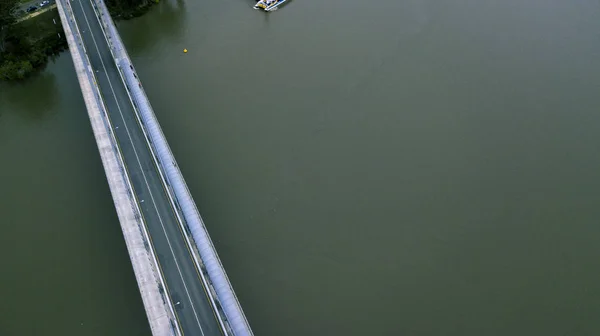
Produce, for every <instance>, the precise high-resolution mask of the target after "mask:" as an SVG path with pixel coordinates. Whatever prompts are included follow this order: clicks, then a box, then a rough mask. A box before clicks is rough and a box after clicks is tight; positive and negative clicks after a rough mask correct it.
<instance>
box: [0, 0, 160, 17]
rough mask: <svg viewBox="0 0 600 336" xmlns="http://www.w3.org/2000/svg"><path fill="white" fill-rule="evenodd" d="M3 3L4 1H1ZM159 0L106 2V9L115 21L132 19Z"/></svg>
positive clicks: (107, 0)
mask: <svg viewBox="0 0 600 336" xmlns="http://www.w3.org/2000/svg"><path fill="white" fill-rule="evenodd" d="M0 1H2V0H0ZM158 2H159V0H105V3H106V7H108V10H109V11H110V15H111V16H112V17H113V18H114V19H125V20H127V19H131V18H134V17H137V16H140V15H142V14H144V13H146V12H147V11H148V9H150V7H151V6H152V5H153V4H155V3H158Z"/></svg>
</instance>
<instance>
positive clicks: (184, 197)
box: [90, 0, 253, 336]
mask: <svg viewBox="0 0 600 336" xmlns="http://www.w3.org/2000/svg"><path fill="white" fill-rule="evenodd" d="M90 1H92V4H93V7H94V10H95V11H96V16H97V18H98V20H99V21H100V23H101V24H100V26H101V27H102V29H103V32H104V34H105V38H106V39H107V42H108V44H109V46H110V47H111V49H112V50H111V53H112V56H113V59H114V60H115V63H116V65H117V67H118V68H119V71H120V74H121V76H122V79H123V82H124V84H125V87H126V89H127V91H128V94H129V97H130V99H131V102H132V105H133V106H134V110H135V112H136V113H137V114H138V115H137V116H136V117H137V119H138V121H139V123H140V126H141V128H142V131H143V133H144V135H145V136H146V140H147V142H148V144H149V148H150V150H151V151H152V153H153V157H154V159H155V163H156V164H157V167H158V171H159V173H160V175H161V179H162V180H163V183H164V185H165V188H166V190H167V194H168V196H169V198H170V201H171V203H172V205H173V208H174V209H175V212H176V214H177V216H178V218H179V220H180V224H181V225H182V226H183V232H185V234H186V235H188V234H191V239H192V240H193V241H194V242H195V244H191V243H190V242H189V240H190V238H189V237H186V239H187V240H188V243H190V245H191V246H190V248H191V249H192V251H194V252H195V253H198V254H199V256H200V258H196V256H194V259H195V261H196V263H197V264H198V266H199V267H200V269H201V270H202V272H201V273H204V271H206V273H207V274H208V277H209V280H210V281H209V283H207V285H208V288H209V289H210V291H211V292H215V293H216V294H217V295H216V296H217V298H216V301H215V298H214V297H213V298H212V299H213V305H214V308H216V310H217V312H218V313H219V315H221V313H224V319H225V320H226V322H227V324H228V326H229V327H230V328H231V329H232V330H233V334H234V335H235V336H251V335H253V333H252V330H251V328H250V325H249V323H248V321H247V319H246V316H245V315H244V313H243V310H242V308H241V305H240V303H239V301H238V299H237V297H236V295H235V292H234V291H233V287H232V286H231V283H230V281H229V279H228V277H227V274H226V272H225V269H224V267H223V265H222V263H221V260H220V259H219V257H218V255H217V253H216V249H215V247H214V245H213V243H212V240H211V239H210V236H209V234H208V231H207V230H206V227H205V225H204V223H203V221H202V217H201V215H200V213H199V211H198V209H197V208H196V205H195V203H194V201H193V198H192V196H191V193H190V192H189V189H188V187H187V184H186V183H185V180H184V178H183V175H182V174H181V171H180V170H179V168H178V166H177V164H176V161H175V158H174V156H173V154H172V152H171V149H170V148H169V145H168V143H167V141H166V138H165V136H164V134H163V133H162V129H161V128H160V125H159V123H158V120H157V119H156V116H155V114H154V111H153V110H152V107H151V105H150V102H149V100H148V97H147V96H146V94H145V92H144V90H143V88H142V86H141V83H140V82H139V79H138V78H137V75H136V74H135V70H134V68H133V65H132V63H131V60H130V58H129V55H128V54H127V51H126V49H125V47H124V45H123V42H122V41H121V38H120V36H119V34H118V32H117V30H116V27H115V25H114V22H113V21H112V18H111V17H110V14H109V12H108V9H107V7H106V5H105V3H104V1H102V0H90ZM127 65H129V66H127ZM136 84H137V85H136ZM165 163H166V164H165ZM182 217H183V219H185V221H183V220H181V219H182ZM198 259H200V260H198ZM202 276H203V274H202ZM203 280H204V281H205V279H204V276H203ZM217 306H218V307H217ZM219 307H220V308H221V309H219ZM220 322H221V323H223V319H221V321H220Z"/></svg>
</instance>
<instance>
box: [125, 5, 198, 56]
mask: <svg viewBox="0 0 600 336" xmlns="http://www.w3.org/2000/svg"><path fill="white" fill-rule="evenodd" d="M186 19H187V12H186V5H185V1H184V0H164V1H161V2H160V3H158V4H157V5H156V6H154V8H152V9H151V10H150V12H148V13H146V14H145V15H142V16H141V17H138V18H135V19H133V20H131V21H121V22H118V23H117V26H118V30H119V34H121V39H123V42H124V43H125V45H126V47H127V52H128V53H129V55H130V56H132V57H135V56H137V55H140V54H143V53H145V52H147V51H149V49H151V48H153V47H157V46H159V45H161V44H162V42H164V41H166V40H179V39H180V38H181V37H182V36H183V34H184V32H185V27H186Z"/></svg>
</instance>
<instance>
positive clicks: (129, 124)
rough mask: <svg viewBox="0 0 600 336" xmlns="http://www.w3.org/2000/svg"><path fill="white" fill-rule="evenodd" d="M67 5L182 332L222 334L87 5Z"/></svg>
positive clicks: (86, 1) (83, 0) (76, 0)
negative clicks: (95, 81)
mask: <svg viewBox="0 0 600 336" xmlns="http://www.w3.org/2000/svg"><path fill="white" fill-rule="evenodd" d="M71 7H72V9H73V14H74V16H75V20H76V23H77V26H78V28H79V32H80V33H81V36H82V39H83V43H84V45H85V48H86V51H87V54H88V57H89V59H90V62H91V66H92V68H93V71H94V73H95V75H96V80H97V82H98V86H99V88H100V92H101V94H102V97H103V100H104V103H105V105H106V108H107V110H108V114H109V117H110V120H111V123H112V126H113V131H114V133H115V136H116V138H117V141H118V143H119V147H120V149H121V152H122V153H123V157H124V161H125V165H126V167H127V171H128V173H129V176H130V178H131V182H132V185H133V188H134V191H135V194H136V198H137V202H138V204H139V207H140V209H141V211H142V216H143V218H144V222H145V225H146V227H147V229H148V232H149V234H150V236H151V241H152V245H153V247H154V250H155V252H156V254H157V258H158V260H159V263H160V268H161V270H162V272H163V274H164V277H165V282H166V285H167V289H166V290H167V294H168V296H169V297H170V298H171V300H172V301H173V304H174V305H175V306H174V307H175V314H176V316H177V319H178V321H179V324H180V327H181V328H182V331H183V334H185V335H199V336H200V335H201V336H212V335H223V331H222V329H221V326H220V324H219V321H218V320H217V317H216V315H215V312H214V310H213V308H212V305H211V301H210V300H209V298H208V294H207V291H206V288H205V287H204V285H203V283H202V280H201V277H200V275H199V272H198V269H197V267H196V265H195V263H194V260H193V257H192V254H191V252H190V250H189V248H188V246H187V245H186V240H185V237H184V234H183V232H182V230H181V226H180V225H179V223H178V221H177V216H176V214H175V212H174V209H173V208H172V206H171V203H170V202H169V198H168V196H167V194H166V190H165V186H164V185H163V183H162V182H161V179H160V175H159V173H158V170H157V167H156V164H155V163H154V161H153V158H152V153H151V151H150V148H149V147H148V144H147V142H146V140H145V137H144V135H143V132H142V129H141V127H140V125H139V123H138V121H137V119H136V117H135V114H134V107H133V105H132V103H131V100H130V99H129V96H128V94H127V91H126V88H125V86H124V84H123V81H122V79H121V77H120V75H119V70H118V68H117V66H116V64H115V62H114V60H113V57H112V55H111V53H110V49H109V45H108V42H107V41H106V38H105V36H104V34H103V32H102V29H101V27H100V23H99V21H98V19H97V17H96V15H95V13H94V9H93V7H92V3H91V1H90V0H73V1H71ZM107 248H110V247H107Z"/></svg>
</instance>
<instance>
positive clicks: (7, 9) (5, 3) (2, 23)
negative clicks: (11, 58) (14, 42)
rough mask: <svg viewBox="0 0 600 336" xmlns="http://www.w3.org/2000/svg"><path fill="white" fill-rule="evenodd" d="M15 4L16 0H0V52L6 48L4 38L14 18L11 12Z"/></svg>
mask: <svg viewBox="0 0 600 336" xmlns="http://www.w3.org/2000/svg"><path fill="white" fill-rule="evenodd" d="M17 6H18V0H0V53H2V52H4V50H5V48H6V38H7V37H8V35H9V30H10V28H11V26H12V24H13V23H15V20H16V19H15V17H14V15H13V12H14V10H15V9H16V7H17Z"/></svg>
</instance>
